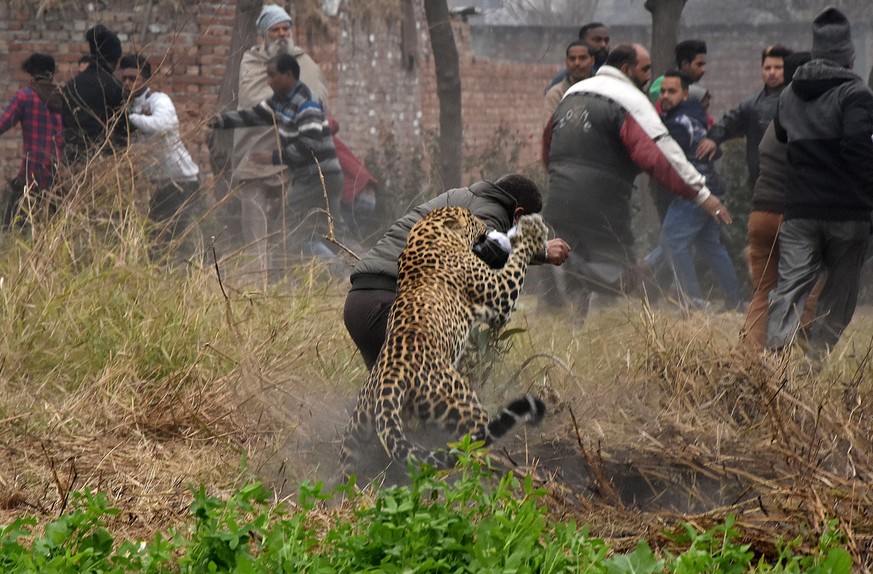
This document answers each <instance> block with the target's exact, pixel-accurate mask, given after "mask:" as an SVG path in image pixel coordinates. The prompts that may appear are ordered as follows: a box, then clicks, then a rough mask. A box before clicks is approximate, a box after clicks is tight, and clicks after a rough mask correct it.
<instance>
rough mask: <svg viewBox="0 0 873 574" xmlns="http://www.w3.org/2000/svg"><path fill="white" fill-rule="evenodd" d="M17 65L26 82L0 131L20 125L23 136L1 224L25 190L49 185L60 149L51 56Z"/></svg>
mask: <svg viewBox="0 0 873 574" xmlns="http://www.w3.org/2000/svg"><path fill="white" fill-rule="evenodd" d="M21 68H22V70H24V71H25V72H26V73H27V74H28V75H30V77H31V81H30V84H29V85H28V86H27V87H25V88H22V89H20V90H18V91H17V92H16V93H15V96H13V98H12V101H11V102H10V103H9V105H8V106H7V107H6V111H4V112H3V117H2V118H0V134H3V133H5V132H7V131H8V130H9V129H11V128H12V127H14V126H15V125H17V124H21V132H22V136H23V139H24V154H23V155H22V158H21V167H20V168H19V170H18V175H17V176H16V177H15V179H13V180H12V181H11V183H10V186H9V192H8V195H7V202H6V205H5V206H4V209H3V213H2V215H3V225H4V226H8V225H9V224H11V223H12V221H13V219H14V218H16V217H17V216H18V212H19V210H20V208H21V204H22V199H23V198H24V195H25V191H28V195H29V196H30V197H36V196H37V194H36V192H38V191H39V190H48V189H49V188H50V187H51V186H52V183H53V181H54V174H55V166H56V165H57V163H58V162H59V161H60V158H61V152H62V150H63V137H62V125H61V115H60V113H59V112H60V105H61V100H60V91H59V90H58V88H57V87H56V86H55V84H54V82H53V80H52V78H53V76H54V72H55V60H54V58H52V57H51V56H48V55H46V54H39V53H36V54H32V55H31V56H30V57H29V58H27V59H26V60H25V61H24V63H23V64H22V66H21Z"/></svg>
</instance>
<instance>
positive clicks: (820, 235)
mask: <svg viewBox="0 0 873 574" xmlns="http://www.w3.org/2000/svg"><path fill="white" fill-rule="evenodd" d="M812 57H813V60H812V61H810V62H809V63H807V64H805V65H803V66H801V67H800V68H798V70H797V72H795V74H794V78H793V81H792V82H791V84H790V85H789V87H788V88H786V89H785V90H784V91H783V93H782V96H781V98H780V100H779V108H778V110H777V113H776V117H775V119H774V124H775V125H774V127H775V129H776V136H777V138H778V139H779V140H780V141H782V142H787V144H788V180H787V183H786V195H785V215H784V221H783V223H782V226H781V227H780V230H779V241H780V254H779V282H778V285H777V287H776V289H775V290H774V291H773V292H771V294H770V314H769V317H768V320H767V347H768V348H770V349H774V350H779V349H782V348H784V347H786V346H788V345H789V344H790V343H791V340H792V338H793V336H794V333H795V331H796V330H797V327H798V323H799V315H800V312H801V311H802V309H803V307H804V303H805V301H806V298H807V296H808V295H809V292H810V291H811V290H812V287H813V285H814V284H815V282H816V279H817V278H818V275H819V272H820V271H822V270H823V271H826V272H827V282H826V283H825V286H824V288H823V290H822V294H821V296H820V298H819V303H818V310H817V317H818V319H817V320H816V321H815V322H814V323H813V324H812V326H811V327H810V328H809V332H808V333H807V337H808V341H809V346H810V347H811V351H813V352H814V353H816V354H817V353H819V352H821V351H825V350H827V349H828V348H830V347H833V346H834V345H835V344H836V343H837V341H838V340H839V338H840V335H841V334H842V332H843V330H844V329H845V328H846V326H847V325H848V324H849V321H851V319H852V315H853V313H854V312H855V304H856V302H857V299H858V284H859V281H860V274H861V266H862V264H863V262H864V254H865V252H866V250H867V242H868V240H869V237H870V214H871V211H873V140H871V136H873V93H871V91H870V89H869V88H867V86H865V85H864V83H863V82H862V81H861V79H860V78H859V77H858V76H856V75H855V74H854V73H852V71H851V68H852V65H853V62H854V59H855V48H854V45H853V44H852V38H851V33H850V30H849V22H848V20H847V19H846V17H845V16H844V15H843V14H842V13H841V12H840V11H839V10H837V9H836V8H833V7H829V8H826V9H825V10H824V11H822V12H821V13H820V14H819V15H818V16H817V17H816V18H815V20H814V21H813V40H812Z"/></svg>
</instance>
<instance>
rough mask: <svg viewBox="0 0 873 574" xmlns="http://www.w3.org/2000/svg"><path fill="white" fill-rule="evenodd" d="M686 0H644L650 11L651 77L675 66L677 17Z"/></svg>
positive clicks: (677, 37) (677, 39)
mask: <svg viewBox="0 0 873 574" xmlns="http://www.w3.org/2000/svg"><path fill="white" fill-rule="evenodd" d="M685 2H686V0H646V3H645V7H646V10H648V11H649V12H651V13H652V78H657V77H659V76H662V75H663V74H664V72H666V71H667V70H670V69H673V68H675V67H676V53H675V49H676V44H677V43H678V41H679V19H680V18H681V17H682V9H683V8H685Z"/></svg>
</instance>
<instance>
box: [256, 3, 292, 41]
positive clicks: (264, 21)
mask: <svg viewBox="0 0 873 574" xmlns="http://www.w3.org/2000/svg"><path fill="white" fill-rule="evenodd" d="M282 22H288V24H289V25H290V24H291V16H290V15H289V14H288V12H286V11H285V9H284V8H282V7H281V6H276V5H275V4H269V5H267V6H264V8H263V10H261V15H260V16H258V19H257V21H256V22H255V25H256V26H257V27H258V33H259V34H260V35H261V36H266V35H267V30H269V29H270V28H272V27H273V26H275V25H276V24H281V23H282Z"/></svg>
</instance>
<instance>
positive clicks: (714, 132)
mask: <svg viewBox="0 0 873 574" xmlns="http://www.w3.org/2000/svg"><path fill="white" fill-rule="evenodd" d="M789 54H791V50H789V49H788V48H786V47H785V46H779V45H776V46H770V47H769V48H767V49H765V50H764V51H763V52H762V53H761V78H762V79H763V80H764V89H762V90H761V91H760V92H758V93H757V94H755V95H753V96H750V97H748V98H746V99H745V100H743V101H742V102H740V105H738V106H737V107H735V108H734V109H732V110H730V111H728V112H727V113H726V114H725V115H724V116H723V117H722V118H721V119H720V120H718V123H716V124H715V125H714V126H712V128H710V130H709V133H708V134H707V137H706V138H704V139H703V140H701V142H700V144H699V145H698V146H697V157H698V158H699V159H709V160H712V159H715V155H716V152H717V151H718V146H720V145H721V144H723V143H724V142H726V141H727V140H729V139H732V138H738V137H745V138H746V167H748V169H749V179H748V184H749V187H750V188H752V187H754V186H755V181H756V180H757V179H758V144H759V143H761V138H762V137H764V131H766V129H767V126H768V125H770V122H771V121H772V120H773V116H774V115H775V114H776V104H777V103H778V102H779V95H780V94H781V93H782V89H783V88H784V87H785V84H786V83H787V82H790V81H791V79H790V78H786V77H785V74H784V70H785V57H786V56H788V55H789Z"/></svg>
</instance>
